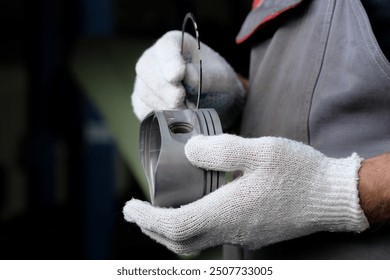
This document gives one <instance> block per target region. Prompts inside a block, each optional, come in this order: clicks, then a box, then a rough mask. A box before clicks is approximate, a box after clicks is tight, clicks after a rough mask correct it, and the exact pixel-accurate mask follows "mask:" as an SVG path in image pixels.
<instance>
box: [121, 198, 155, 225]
mask: <svg viewBox="0 0 390 280" xmlns="http://www.w3.org/2000/svg"><path fill="white" fill-rule="evenodd" d="M148 206H149V203H148V202H144V201H141V200H138V199H134V198H133V199H131V200H129V201H127V202H126V204H125V206H124V207H123V210H122V212H123V216H124V217H125V219H126V220H127V221H129V222H133V223H136V222H137V220H138V217H139V216H140V213H143V212H145V210H146V208H147V207H148Z"/></svg>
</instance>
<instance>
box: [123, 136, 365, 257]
mask: <svg viewBox="0 0 390 280" xmlns="http://www.w3.org/2000/svg"><path fill="white" fill-rule="evenodd" d="M185 152H186V155H187V157H188V159H189V160H190V161H191V162H192V163H193V164H194V165H196V166H199V167H201V168H205V169H213V170H223V171H237V170H239V171H241V172H243V175H242V176H241V177H239V178H237V179H235V180H234V181H233V182H231V183H229V184H227V185H225V186H223V187H221V188H219V189H218V190H216V191H215V192H213V193H211V194H209V195H207V196H205V197H203V198H202V199H200V200H197V201H195V202H194V203H191V204H187V205H185V206H182V207H181V208H180V209H166V208H156V207H153V206H151V205H150V204H149V203H147V202H141V201H138V200H131V201H129V202H128V203H127V204H126V206H125V207H124V210H123V212H124V216H125V218H126V220H128V221H130V222H135V223H137V224H138V225H139V226H140V227H141V229H142V230H143V232H145V233H146V234H147V235H149V236H150V237H152V238H153V239H155V240H156V241H158V242H160V243H162V244H164V245H165V246H167V247H168V248H169V249H171V250H172V251H174V252H176V253H179V254H187V253H191V252H194V251H198V250H201V249H204V248H207V247H212V246H215V245H220V244H233V245H240V246H243V247H245V248H249V249H257V248H260V247H263V246H266V245H268V244H272V243H275V242H279V241H283V240H288V239H292V238H296V237H300V236H304V235H308V234H311V233H313V232H317V231H354V232H360V231H363V230H365V229H366V228H367V227H368V222H367V219H366V218H365V216H364V214H363V211H362V209H361V207H360V205H359V197H358V191H357V187H356V186H357V178H358V177H357V172H358V169H359V167H360V161H361V159H360V157H359V156H358V155H356V154H353V155H352V156H350V157H348V158H344V159H333V158H328V157H326V156H324V155H323V154H321V153H320V152H318V151H316V150H314V149H313V148H311V147H309V146H307V145H304V144H302V143H298V142H294V141H290V140H287V139H283V138H273V137H265V138H258V139H245V138H241V137H239V136H233V135H228V134H224V135H219V136H196V137H193V138H192V139H191V140H190V141H189V142H188V143H187V145H186V148H185Z"/></svg>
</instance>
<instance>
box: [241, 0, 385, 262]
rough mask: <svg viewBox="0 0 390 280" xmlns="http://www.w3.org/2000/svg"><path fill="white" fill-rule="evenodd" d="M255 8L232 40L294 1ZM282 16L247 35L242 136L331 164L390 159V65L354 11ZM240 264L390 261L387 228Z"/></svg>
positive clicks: (345, 5)
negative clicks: (313, 153) (289, 145)
mask: <svg viewBox="0 0 390 280" xmlns="http://www.w3.org/2000/svg"><path fill="white" fill-rule="evenodd" d="M263 2H264V3H263V4H264V6H263V7H262V6H260V7H258V8H257V9H254V10H252V11H251V13H250V14H249V15H248V17H247V19H246V21H245V23H244V25H243V27H242V29H241V31H240V34H239V35H238V39H240V38H245V37H248V34H251V33H253V32H254V31H255V29H258V28H259V18H260V20H261V17H266V16H267V15H264V11H267V9H268V11H269V13H272V12H275V10H274V9H273V7H272V5H280V4H281V3H282V2H284V3H286V5H287V6H294V5H295V4H296V3H298V2H301V1H280V0H272V1H267V0H265V1H263ZM287 6H286V7H287ZM279 8H280V7H279ZM285 10H286V9H285ZM282 17H283V20H280V21H279V22H277V21H275V22H274V23H272V24H271V23H270V24H268V26H267V25H265V26H263V27H260V29H259V30H257V31H256V36H257V39H256V40H254V42H256V43H255V44H254V46H253V49H252V52H251V65H250V77H249V81H250V86H249V92H248V97H247V101H246V105H245V108H244V113H243V119H242V123H241V134H242V135H243V136H244V137H260V136H269V135H271V136H281V137H286V138H290V139H295V140H298V141H301V142H304V143H307V144H309V145H311V146H312V147H314V148H316V149H318V150H319V151H321V152H323V153H324V154H326V155H327V156H331V157H337V158H340V157H347V156H349V155H351V154H352V153H353V152H357V153H358V154H359V155H360V156H362V157H364V158H368V157H372V156H375V155H378V154H381V153H385V152H389V151H390V63H389V61H388V60H387V59H386V57H385V56H384V54H383V52H382V51H381V49H380V47H379V45H378V43H377V41H376V39H375V37H374V35H373V32H372V29H371V26H370V23H369V20H368V17H367V14H366V12H365V10H364V8H363V6H362V4H361V2H360V1H359V0H339V1H337V0H311V1H309V0H306V1H302V3H300V4H299V5H298V6H296V7H294V8H293V9H291V10H289V11H288V12H286V13H285V15H279V18H282ZM266 214H267V213H264V215H266ZM242 257H244V258H269V259H290V258H292V259H390V227H389V226H388V225H387V226H386V225H382V226H374V227H372V228H371V229H369V230H367V231H366V232H364V233H362V234H356V233H324V232H323V233H317V234H313V235H310V236H306V237H302V238H298V239H294V240H290V241H285V242H281V243H278V244H273V245H270V246H267V247H265V248H262V249H260V250H258V251H245V252H244V253H243V256H242Z"/></svg>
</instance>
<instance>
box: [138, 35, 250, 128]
mask: <svg viewBox="0 0 390 280" xmlns="http://www.w3.org/2000/svg"><path fill="white" fill-rule="evenodd" d="M197 46H198V45H197V42H196V40H195V38H193V37H192V36H191V35H189V34H188V33H185V37H184V48H183V49H184V52H183V56H182V55H181V32H180V31H170V32H168V33H166V34H165V35H164V36H162V37H161V38H160V39H159V40H158V41H157V42H156V43H155V44H154V45H153V46H152V47H150V48H149V49H147V50H146V51H145V52H144V53H143V54H142V56H141V57H140V59H139V60H138V62H137V64H136V68H135V69H136V73H137V76H136V81H135V85H134V91H133V94H132V104H133V109H134V112H135V114H136V115H137V117H138V118H139V119H140V120H142V119H143V118H145V116H146V115H147V114H148V113H149V112H150V111H152V110H167V109H177V108H184V107H185V106H187V107H189V108H191V107H192V108H193V107H194V106H195V105H196V102H197V97H198V84H199V73H198V72H199V54H198V49H197ZM200 49H201V56H202V65H203V67H202V69H203V70H202V95H201V101H200V107H202V108H215V109H216V111H217V112H218V114H219V116H220V119H221V122H222V125H223V126H224V128H227V127H229V126H230V125H232V124H233V123H234V122H235V121H236V119H237V117H238V116H239V115H240V113H241V110H242V106H243V102H244V87H243V85H242V83H241V82H240V80H239V79H238V78H237V75H236V73H235V71H234V70H233V68H232V67H231V66H230V65H229V64H228V63H227V62H226V60H225V59H224V58H223V57H221V56H220V55H219V54H218V53H216V52H215V51H213V50H212V49H211V48H209V47H208V46H206V45H204V44H202V43H201V47H200ZM185 100H186V101H187V102H185Z"/></svg>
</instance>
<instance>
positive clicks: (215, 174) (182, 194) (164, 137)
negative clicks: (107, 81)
mask: <svg viewBox="0 0 390 280" xmlns="http://www.w3.org/2000/svg"><path fill="white" fill-rule="evenodd" d="M221 133H222V126H221V123H220V120H219V117H218V114H217V112H216V111H215V110H214V109H194V110H191V109H187V110H172V111H154V112H152V113H150V114H149V115H148V116H147V117H146V118H145V119H144V121H143V122H142V123H141V133H140V157H141V163H142V166H143V168H144V171H145V174H146V177H147V180H148V183H149V191H150V197H151V201H152V204H153V205H156V206H161V207H178V206H180V205H183V204H187V203H190V202H192V201H195V200H197V199H199V198H201V197H203V196H204V195H206V194H208V193H210V192H212V191H214V190H216V189H217V188H218V187H220V186H221V185H223V184H224V182H225V175H224V173H223V172H219V171H212V170H209V171H207V170H204V169H201V168H198V167H195V166H193V165H192V164H191V163H190V162H189V161H188V159H187V157H186V156H185V153H184V146H185V144H186V143H187V141H188V140H189V139H190V138H191V137H192V136H194V135H199V134H203V135H217V134H221Z"/></svg>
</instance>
